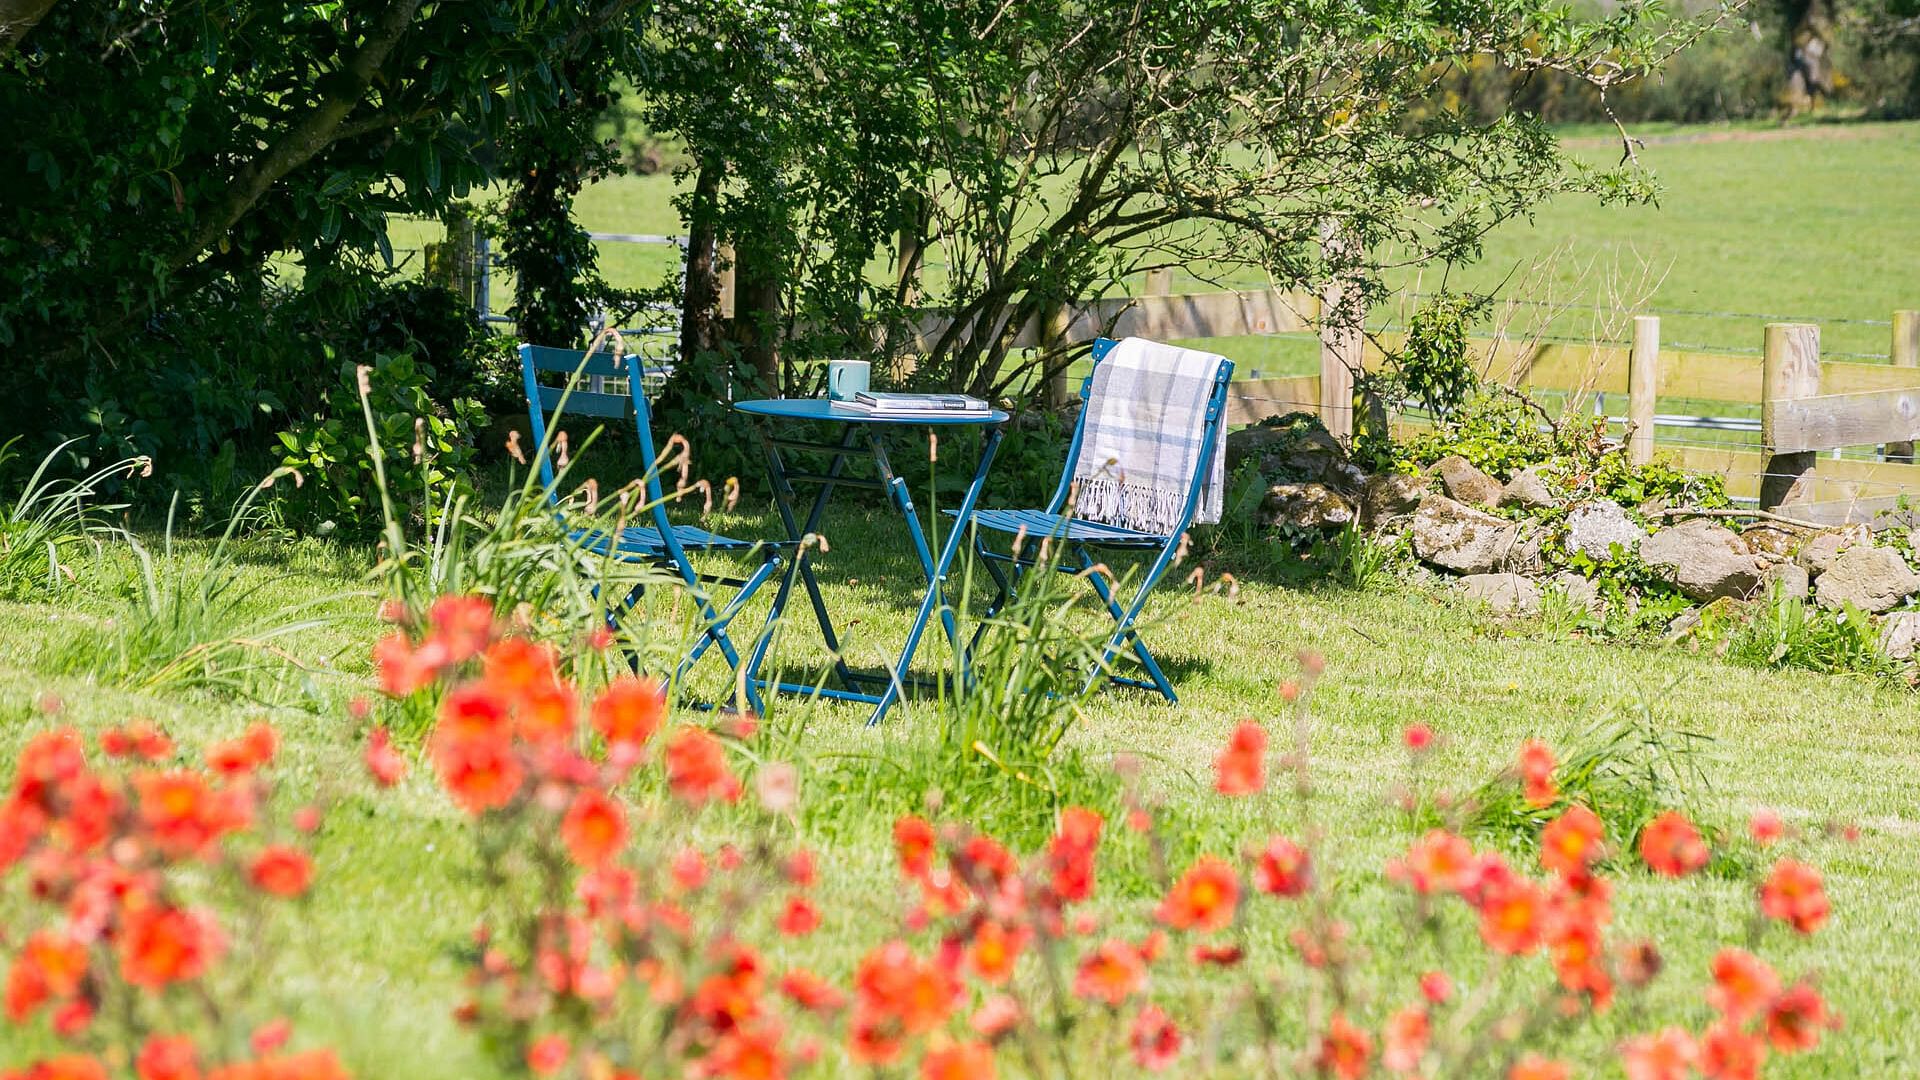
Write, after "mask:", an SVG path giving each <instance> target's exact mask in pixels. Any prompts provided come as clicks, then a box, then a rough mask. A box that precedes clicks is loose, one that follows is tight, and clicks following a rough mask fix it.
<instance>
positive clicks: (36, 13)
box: [0, 0, 56, 57]
mask: <svg viewBox="0 0 1920 1080" xmlns="http://www.w3.org/2000/svg"><path fill="white" fill-rule="evenodd" d="M55 2H56V0H0V57H7V56H11V55H13V51H14V50H15V49H18V48H19V47H20V40H21V39H22V38H24V37H26V36H27V34H28V33H29V32H30V31H31V30H32V29H33V28H34V27H35V26H37V25H39V23H40V20H41V18H42V17H44V16H45V15H46V13H47V12H48V11H50V10H52V9H53V5H54V3H55Z"/></svg>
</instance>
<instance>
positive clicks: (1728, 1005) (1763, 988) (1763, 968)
mask: <svg viewBox="0 0 1920 1080" xmlns="http://www.w3.org/2000/svg"><path fill="white" fill-rule="evenodd" d="M1779 992H1780V976H1778V975H1775V974H1774V973H1773V969H1772V968H1771V967H1768V966H1767V962H1766V961H1764V960H1762V959H1760V958H1759V957H1757V956H1755V955H1753V954H1752V953H1750V952H1748V951H1746V950H1745V949H1733V948H1727V949H1721V950H1720V952H1719V953H1718V954H1716V955H1715V956H1714V958H1713V988H1712V989H1711V990H1708V991H1707V1003H1708V1004H1710V1005H1712V1006H1713V1007H1714V1008H1715V1009H1717V1010H1718V1011H1719V1013H1720V1015H1721V1016H1724V1017H1726V1018H1727V1019H1728V1020H1730V1021H1732V1022H1734V1023H1736V1024H1737V1023H1741V1022H1743V1021H1745V1020H1748V1019H1751V1018H1752V1017H1755V1016H1758V1015H1760V1010H1762V1009H1764V1008H1766V1007H1767V1003H1768V1002H1770V1001H1772V1000H1773V996H1774V995H1775V994H1777V993H1779Z"/></svg>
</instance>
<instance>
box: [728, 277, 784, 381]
mask: <svg viewBox="0 0 1920 1080" xmlns="http://www.w3.org/2000/svg"><path fill="white" fill-rule="evenodd" d="M735 250H736V251H737V252H738V253H739V256H738V257H739V262H738V263H737V264H736V265H735V267H734V271H733V281H734V291H733V339H734V341H735V342H737V343H738V344H739V346H740V359H741V361H742V362H743V363H745V364H747V365H748V366H750V367H752V368H753V373H754V379H755V380H756V381H757V382H758V383H759V384H760V388H761V389H762V390H763V391H766V392H768V393H777V392H779V390H780V274H779V272H778V271H777V270H775V269H774V268H773V267H772V266H770V265H768V257H767V255H765V254H764V253H760V252H754V253H752V254H749V253H748V251H747V249H745V248H742V247H740V246H738V245H736V247H735Z"/></svg>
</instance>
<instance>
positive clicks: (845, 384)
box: [827, 360, 873, 401]
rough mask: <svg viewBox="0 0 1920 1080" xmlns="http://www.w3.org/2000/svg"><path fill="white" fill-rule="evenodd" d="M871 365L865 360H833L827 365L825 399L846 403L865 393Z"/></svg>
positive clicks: (871, 370) (870, 373)
mask: <svg viewBox="0 0 1920 1080" xmlns="http://www.w3.org/2000/svg"><path fill="white" fill-rule="evenodd" d="M872 373H873V365H872V364H870V363H868V362H867V361H865V360H834V361H831V362H829V363H828V364H827V397H829V398H832V399H833V400H834V401H847V400H850V399H851V398H852V397H853V395H855V394H861V393H865V392H866V390H867V380H868V379H869V377H871V375H872Z"/></svg>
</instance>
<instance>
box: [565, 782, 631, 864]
mask: <svg viewBox="0 0 1920 1080" xmlns="http://www.w3.org/2000/svg"><path fill="white" fill-rule="evenodd" d="M560 841H561V843H564V844H565V845H566V846H567V855H568V856H569V857H571V858H572V859H573V861H574V862H575V863H577V864H578V865H580V866H584V867H589V868H591V867H596V866H600V865H602V864H604V863H605V862H606V861H607V860H608V859H611V858H613V856H615V855H617V854H619V852H620V849H621V848H622V847H625V846H626V843H627V812H626V811H625V810H622V809H621V808H620V804H619V803H617V802H615V801H614V800H613V799H612V798H611V797H610V796H608V795H607V794H606V793H605V792H603V791H597V790H595V789H593V788H587V789H585V790H583V791H581V792H580V793H579V794H578V795H575V796H574V797H573V804H572V805H571V806H569V807H567V813H566V815H565V816H564V817H562V818H561V819H560Z"/></svg>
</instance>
